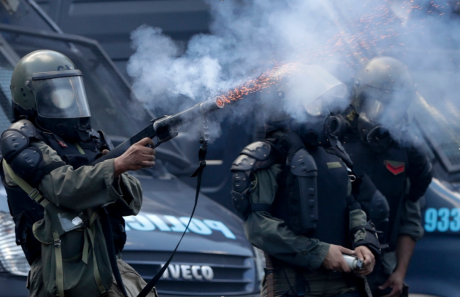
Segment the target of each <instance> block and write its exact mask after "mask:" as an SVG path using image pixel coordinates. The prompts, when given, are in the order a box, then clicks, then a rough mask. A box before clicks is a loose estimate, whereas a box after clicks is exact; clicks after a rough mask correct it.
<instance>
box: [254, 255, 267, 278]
mask: <svg viewBox="0 0 460 297" xmlns="http://www.w3.org/2000/svg"><path fill="white" fill-rule="evenodd" d="M254 255H255V261H256V269H257V275H258V276H259V280H260V281H262V280H263V279H264V276H265V255H264V251H262V250H260V249H258V248H256V247H254Z"/></svg>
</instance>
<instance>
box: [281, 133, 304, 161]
mask: <svg viewBox="0 0 460 297" xmlns="http://www.w3.org/2000/svg"><path fill="white" fill-rule="evenodd" d="M279 146H280V147H281V149H282V150H284V153H285V154H286V159H287V164H291V161H292V158H293V157H294V155H295V153H297V152H298V151H299V150H300V149H304V148H305V145H304V144H303V142H302V139H300V137H299V135H297V133H296V132H292V131H289V132H287V133H286V134H284V135H283V137H282V138H281V139H280V142H279Z"/></svg>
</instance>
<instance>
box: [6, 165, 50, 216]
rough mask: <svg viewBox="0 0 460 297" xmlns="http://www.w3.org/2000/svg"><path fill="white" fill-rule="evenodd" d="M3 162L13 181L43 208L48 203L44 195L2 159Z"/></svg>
mask: <svg viewBox="0 0 460 297" xmlns="http://www.w3.org/2000/svg"><path fill="white" fill-rule="evenodd" d="M3 164H4V165H5V168H6V171H7V172H8V175H9V176H10V177H11V178H12V179H13V180H14V182H15V183H16V184H17V185H18V186H19V187H20V188H21V189H23V190H24V192H26V193H27V195H28V196H29V197H30V199H32V200H34V201H35V202H37V203H38V204H40V205H41V206H43V207H44V208H45V207H46V206H47V205H48V204H49V201H48V200H46V199H45V197H43V196H42V194H41V193H40V191H39V190H37V189H36V188H33V187H32V186H31V185H29V184H28V183H27V182H26V181H25V180H23V179H22V178H20V177H19V176H17V175H16V174H15V173H14V171H13V169H11V166H10V165H9V164H8V163H6V161H5V159H3Z"/></svg>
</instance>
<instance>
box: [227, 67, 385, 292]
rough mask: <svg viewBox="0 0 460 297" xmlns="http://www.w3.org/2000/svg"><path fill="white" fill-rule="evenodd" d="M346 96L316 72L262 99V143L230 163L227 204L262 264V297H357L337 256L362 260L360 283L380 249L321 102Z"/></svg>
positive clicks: (356, 283) (336, 126) (355, 282)
mask: <svg viewBox="0 0 460 297" xmlns="http://www.w3.org/2000/svg"><path fill="white" fill-rule="evenodd" d="M344 89H345V90H344ZM345 92H346V88H345V86H344V85H343V84H342V83H340V82H339V81H338V80H337V79H336V78H335V77H333V76H331V75H330V74H329V73H327V72H325V71H324V70H322V69H319V68H310V69H308V70H305V73H304V74H299V75H293V76H292V77H290V78H288V79H285V80H283V81H282V82H281V83H280V84H279V85H276V86H274V87H272V88H271V90H270V91H269V92H264V94H262V98H261V102H262V105H263V108H264V113H265V117H266V127H267V129H266V130H267V133H266V138H265V139H264V140H263V141H259V142H255V143H252V144H250V145H248V146H247V147H246V148H245V149H244V150H243V151H242V152H241V154H240V156H239V157H238V158H237V159H236V160H235V161H234V163H233V166H232V172H233V191H232V199H233V203H234V205H235V207H236V209H237V210H238V212H239V213H240V214H241V215H242V216H243V217H244V219H245V230H246V234H247V237H248V239H249V241H250V242H251V243H252V244H253V245H254V246H256V247H258V248H260V249H262V250H263V251H264V252H265V256H266V259H267V271H266V275H265V281H264V282H263V292H262V296H269V297H272V296H363V295H361V292H362V291H364V287H365V283H364V280H363V278H359V277H356V276H355V275H354V274H352V273H350V272H352V270H351V269H350V267H349V266H348V265H347V262H346V261H345V259H344V256H343V254H348V255H353V256H356V257H358V258H359V259H360V260H362V261H363V267H362V268H361V269H360V270H354V271H353V272H354V273H355V274H356V275H359V276H361V277H363V276H365V275H367V274H369V273H371V271H372V269H373V266H374V263H375V258H374V256H375V255H378V254H379V253H380V245H379V243H378V239H377V237H376V234H375V233H376V231H375V229H374V227H373V225H372V223H370V222H368V221H367V215H366V213H365V212H364V211H363V210H362V209H361V206H360V204H359V203H358V202H357V198H359V197H358V196H359V189H356V188H355V187H354V185H353V182H354V175H353V173H352V162H351V160H350V159H349V157H348V155H347V153H346V152H345V150H344V149H343V147H342V145H341V144H340V142H339V141H338V140H337V137H336V133H337V132H338V131H339V130H340V127H341V125H340V123H339V122H338V120H339V119H338V118H336V117H332V116H330V109H329V106H328V102H327V99H333V100H336V99H339V97H343V96H344V95H345ZM286 110H290V111H291V112H292V114H295V115H296V119H294V118H293V117H292V116H290V115H288V113H286V112H285V111H286ZM367 293H370V292H369V291H367Z"/></svg>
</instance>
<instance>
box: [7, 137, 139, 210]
mask: <svg viewBox="0 0 460 297" xmlns="http://www.w3.org/2000/svg"><path fill="white" fill-rule="evenodd" d="M32 145H33V146H35V147H36V148H38V149H39V150H40V151H41V153H42V155H43V162H44V163H45V165H46V164H50V163H52V162H62V159H61V158H60V157H59V156H58V155H57V153H56V151H54V150H53V149H52V148H51V147H49V146H48V145H46V144H45V143H44V142H42V141H37V142H33V143H32ZM114 175H115V168H114V163H113V159H110V160H106V161H104V162H101V163H99V164H97V165H95V166H81V167H80V168H78V169H76V170H74V169H73V167H72V166H70V165H64V166H61V167H59V168H56V169H54V170H53V171H51V172H50V173H48V174H46V175H45V176H44V177H43V178H42V180H41V181H40V183H39V190H40V191H41V192H42V194H43V196H44V197H46V198H47V199H48V200H49V201H50V202H52V203H54V204H56V205H58V206H63V207H66V208H70V209H77V210H83V209H88V208H93V207H98V206H101V205H105V204H110V203H114V202H118V204H119V205H122V207H121V208H122V209H121V212H122V214H123V215H131V214H136V213H137V212H139V209H140V205H141V204H142V190H141V186H140V183H139V181H138V180H137V179H135V178H134V177H132V176H129V175H128V174H123V175H122V176H121V177H120V178H119V180H115V181H114ZM5 178H6V182H7V183H8V184H10V185H13V184H14V181H13V180H12V179H11V177H8V176H6V177H5Z"/></svg>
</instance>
